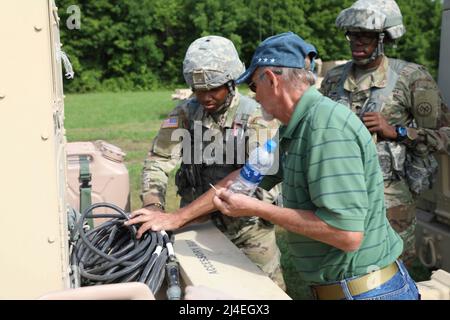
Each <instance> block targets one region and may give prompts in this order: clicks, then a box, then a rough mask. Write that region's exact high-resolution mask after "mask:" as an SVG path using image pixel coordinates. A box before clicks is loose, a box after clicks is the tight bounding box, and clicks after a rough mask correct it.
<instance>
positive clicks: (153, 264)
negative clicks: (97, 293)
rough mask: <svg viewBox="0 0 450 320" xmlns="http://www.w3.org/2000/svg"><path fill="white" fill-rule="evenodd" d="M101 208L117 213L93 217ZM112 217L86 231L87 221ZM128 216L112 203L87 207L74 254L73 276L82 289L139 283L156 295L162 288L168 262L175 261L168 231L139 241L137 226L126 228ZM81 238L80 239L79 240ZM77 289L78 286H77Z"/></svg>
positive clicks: (72, 254)
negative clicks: (92, 286) (111, 284)
mask: <svg viewBox="0 0 450 320" xmlns="http://www.w3.org/2000/svg"><path fill="white" fill-rule="evenodd" d="M98 208H109V209H112V210H114V211H115V212H117V214H93V213H92V211H93V210H95V209H98ZM96 218H111V220H109V221H107V222H105V223H103V224H101V225H100V226H98V227H96V228H94V229H92V230H86V229H88V227H87V223H86V222H87V219H96ZM126 220H129V216H128V215H127V214H126V213H125V212H124V211H123V210H122V209H121V208H119V207H117V206H115V205H113V204H109V203H96V204H94V205H92V206H90V207H89V208H87V209H86V210H85V211H84V212H83V214H82V215H81V217H80V219H79V220H78V222H77V228H76V232H77V233H78V235H77V236H76V237H74V238H78V240H77V241H76V242H75V243H73V247H72V251H71V265H72V269H73V271H74V272H73V274H74V275H75V277H77V278H78V279H75V281H74V283H75V284H78V285H79V286H91V285H99V284H109V283H122V282H132V281H138V282H142V283H145V284H146V285H147V286H148V287H149V288H150V290H151V291H152V292H153V294H154V295H156V294H157V292H158V291H159V289H160V288H161V285H162V282H163V281H164V276H165V267H166V263H167V261H168V259H169V258H170V259H169V260H170V261H172V260H174V259H176V258H175V255H174V253H173V247H172V243H171V241H170V237H169V236H168V235H167V233H166V232H165V231H161V232H146V233H145V234H144V235H143V236H142V238H141V239H139V240H137V239H136V233H137V228H136V226H134V225H132V226H125V225H124V222H125V221H126ZM78 236H79V237H78ZM76 286H77V285H76Z"/></svg>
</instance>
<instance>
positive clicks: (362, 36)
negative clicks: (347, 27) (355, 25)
mask: <svg viewBox="0 0 450 320" xmlns="http://www.w3.org/2000/svg"><path fill="white" fill-rule="evenodd" d="M377 36H378V33H375V32H347V33H346V34H345V37H346V38H347V40H348V41H350V42H355V41H359V42H361V43H362V44H371V43H372V42H373V41H374V40H375V39H377Z"/></svg>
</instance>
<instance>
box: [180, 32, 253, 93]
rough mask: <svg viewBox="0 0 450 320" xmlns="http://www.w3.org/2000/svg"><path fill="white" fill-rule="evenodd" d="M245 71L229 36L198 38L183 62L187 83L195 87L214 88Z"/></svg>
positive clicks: (232, 79) (201, 88)
mask: <svg viewBox="0 0 450 320" xmlns="http://www.w3.org/2000/svg"><path fill="white" fill-rule="evenodd" d="M244 71H245V66H244V64H243V63H242V62H241V60H240V59H239V55H238V53H237V50H236V48H235V46H234V44H233V42H231V41H230V40H228V39H226V38H223V37H219V36H206V37H203V38H199V39H197V40H195V41H194V42H193V43H192V44H191V45H190V46H189V48H188V50H187V52H186V56H185V58H184V62H183V74H184V79H185V80H186V83H187V84H188V85H189V86H190V87H191V88H193V89H200V90H211V89H214V88H217V87H220V86H222V85H224V84H226V83H227V82H229V81H234V80H236V79H237V77H239V76H240V75H241V74H242V73H244Z"/></svg>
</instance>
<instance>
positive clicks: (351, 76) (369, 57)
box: [321, 0, 450, 264]
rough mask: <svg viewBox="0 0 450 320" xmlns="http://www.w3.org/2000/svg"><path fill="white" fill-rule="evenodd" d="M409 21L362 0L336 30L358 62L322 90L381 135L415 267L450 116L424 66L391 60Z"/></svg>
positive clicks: (392, 214)
mask: <svg viewBox="0 0 450 320" xmlns="http://www.w3.org/2000/svg"><path fill="white" fill-rule="evenodd" d="M402 19H403V18H402V14H401V12H400V9H399V7H398V5H397V3H396V2H395V1H393V0H359V1H356V2H355V3H354V4H353V5H352V6H351V7H350V8H347V9H345V10H343V11H342V12H341V13H340V14H339V16H338V17H337V19H336V25H337V26H338V27H339V28H341V29H343V30H344V31H345V32H346V34H345V35H346V37H347V39H348V41H349V43H350V48H351V52H352V61H350V62H349V63H347V64H345V65H343V66H339V67H336V68H334V69H333V70H331V71H330V72H329V73H328V74H327V75H326V77H325V79H324V81H323V83H322V87H321V91H322V93H323V94H324V95H326V96H328V97H330V98H331V99H333V100H335V101H338V102H340V103H342V104H345V105H347V106H349V107H350V108H351V109H352V110H353V111H354V112H355V113H356V114H357V115H358V116H359V117H360V118H361V120H362V121H363V122H364V124H365V125H366V127H367V128H368V129H369V131H370V132H371V133H372V134H373V135H374V140H375V141H376V143H377V150H378V156H379V160H380V165H381V169H382V171H383V175H384V185H385V202H386V208H387V215H388V218H389V221H390V222H391V225H392V226H393V227H394V229H395V230H396V231H397V232H398V233H399V234H400V236H401V237H402V239H403V242H404V251H403V255H402V257H401V258H402V259H403V260H404V261H405V262H406V263H407V264H410V263H411V262H412V261H413V259H414V257H415V247H414V246H415V242H414V233H415V225H416V218H415V211H416V199H417V196H418V195H419V194H420V193H422V192H424V191H426V190H428V189H430V188H431V187H432V185H433V182H434V179H435V176H436V172H437V162H436V160H435V158H434V156H433V153H435V152H445V151H448V150H450V149H449V137H450V129H449V128H448V125H449V121H450V116H449V114H448V111H447V107H446V106H445V105H444V103H443V101H442V98H441V95H440V92H439V89H438V86H437V84H436V83H435V81H434V80H433V78H432V77H431V75H430V74H429V73H428V72H427V70H426V69H425V68H424V67H423V66H420V65H417V64H414V63H409V62H405V61H402V60H396V59H391V58H388V57H386V56H385V54H384V46H385V45H386V44H389V43H392V42H394V41H395V40H397V39H399V38H400V37H402V36H403V35H404V34H405V32H406V30H405V27H404V25H403V20H402Z"/></svg>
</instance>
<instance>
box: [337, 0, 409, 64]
mask: <svg viewBox="0 0 450 320" xmlns="http://www.w3.org/2000/svg"><path fill="white" fill-rule="evenodd" d="M336 26H337V27H338V28H341V29H344V30H346V31H347V32H375V33H378V46H377V48H376V50H374V51H373V53H372V55H371V56H370V57H369V58H368V59H364V60H355V59H353V62H354V63H355V64H357V65H367V64H369V63H371V62H372V61H375V60H376V59H377V58H378V57H379V56H381V55H384V41H385V37H386V36H387V37H388V39H390V40H396V39H398V38H400V37H401V36H403V35H404V34H405V32H406V29H405V26H404V25H403V17H402V13H401V11H400V8H399V7H398V5H397V3H396V2H395V1H394V0H358V1H356V2H355V3H354V4H353V5H352V6H351V7H350V8H347V9H345V10H343V11H342V12H341V13H340V14H339V16H338V17H337V19H336Z"/></svg>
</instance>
